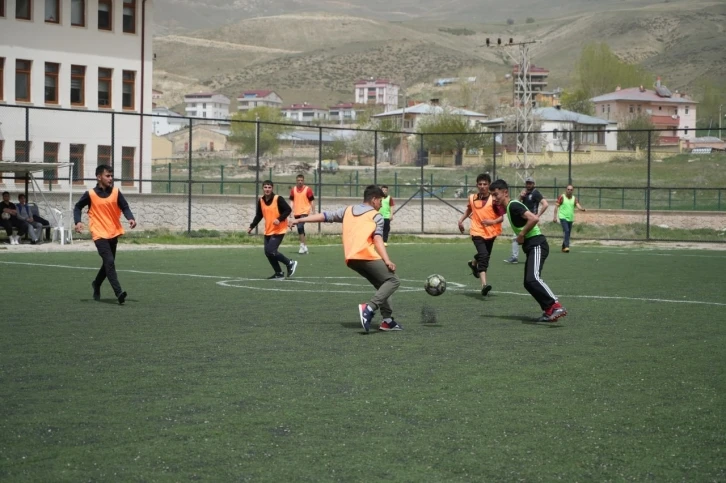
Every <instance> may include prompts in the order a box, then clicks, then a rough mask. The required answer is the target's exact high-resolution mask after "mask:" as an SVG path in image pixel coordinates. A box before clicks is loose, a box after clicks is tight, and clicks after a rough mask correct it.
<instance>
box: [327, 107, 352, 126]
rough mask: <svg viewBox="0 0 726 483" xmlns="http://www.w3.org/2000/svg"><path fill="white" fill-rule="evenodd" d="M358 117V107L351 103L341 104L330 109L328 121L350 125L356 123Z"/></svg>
mask: <svg viewBox="0 0 726 483" xmlns="http://www.w3.org/2000/svg"><path fill="white" fill-rule="evenodd" d="M356 116H357V114H356V105H355V104H353V103H351V102H340V103H338V104H336V105H335V106H330V107H329V108H328V119H329V120H330V121H336V122H340V123H341V124H350V123H352V122H355V119H356Z"/></svg>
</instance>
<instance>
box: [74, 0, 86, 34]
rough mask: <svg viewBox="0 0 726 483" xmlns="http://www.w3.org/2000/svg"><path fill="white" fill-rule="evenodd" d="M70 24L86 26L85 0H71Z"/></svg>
mask: <svg viewBox="0 0 726 483" xmlns="http://www.w3.org/2000/svg"><path fill="white" fill-rule="evenodd" d="M71 25H73V26H74V27H85V26H86V0H71Z"/></svg>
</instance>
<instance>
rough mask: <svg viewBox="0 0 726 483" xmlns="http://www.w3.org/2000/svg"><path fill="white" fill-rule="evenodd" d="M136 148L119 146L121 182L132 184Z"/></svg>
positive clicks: (125, 184)
mask: <svg viewBox="0 0 726 483" xmlns="http://www.w3.org/2000/svg"><path fill="white" fill-rule="evenodd" d="M135 151H136V148H134V147H128V146H124V147H122V148H121V184H122V185H123V186H133V185H134V153H135Z"/></svg>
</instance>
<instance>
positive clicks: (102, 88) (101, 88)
mask: <svg viewBox="0 0 726 483" xmlns="http://www.w3.org/2000/svg"><path fill="white" fill-rule="evenodd" d="M112 80H113V69H104V68H99V69H98V107H101V108H104V107H106V108H110V107H111V85H112Z"/></svg>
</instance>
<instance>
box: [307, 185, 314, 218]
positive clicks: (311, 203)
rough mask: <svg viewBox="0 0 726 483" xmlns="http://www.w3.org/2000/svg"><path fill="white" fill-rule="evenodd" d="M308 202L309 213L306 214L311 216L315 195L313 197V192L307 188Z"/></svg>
mask: <svg viewBox="0 0 726 483" xmlns="http://www.w3.org/2000/svg"><path fill="white" fill-rule="evenodd" d="M308 201H309V202H310V213H308V214H309V215H312V214H313V213H315V203H313V201H315V195H313V190H311V189H310V188H308Z"/></svg>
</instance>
